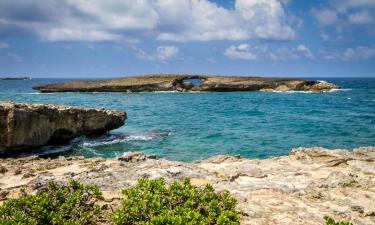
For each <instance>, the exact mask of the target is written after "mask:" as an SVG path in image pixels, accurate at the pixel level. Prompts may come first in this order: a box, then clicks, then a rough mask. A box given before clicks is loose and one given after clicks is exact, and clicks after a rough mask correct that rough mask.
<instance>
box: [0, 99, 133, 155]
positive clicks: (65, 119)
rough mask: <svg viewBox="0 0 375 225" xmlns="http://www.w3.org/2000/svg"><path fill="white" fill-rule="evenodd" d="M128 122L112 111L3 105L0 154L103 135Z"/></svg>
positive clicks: (121, 113)
mask: <svg viewBox="0 0 375 225" xmlns="http://www.w3.org/2000/svg"><path fill="white" fill-rule="evenodd" d="M126 118H127V117H126V113H124V112H117V111H113V110H105V109H85V108H78V107H71V106H61V105H48V104H21V103H13V102H0V154H8V153H14V152H17V151H21V150H28V149H35V148H38V147H41V146H43V145H47V144H52V145H54V144H62V143H66V142H69V141H70V140H72V139H73V138H75V137H79V136H82V135H99V134H103V133H105V132H107V131H109V130H112V129H116V128H118V127H121V126H122V125H124V123H125V120H126Z"/></svg>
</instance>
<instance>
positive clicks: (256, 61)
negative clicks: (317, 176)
mask: <svg viewBox="0 0 375 225" xmlns="http://www.w3.org/2000/svg"><path fill="white" fill-rule="evenodd" d="M374 40H375V1H374V0H327V1H315V0H304V1H302V0H301V1H299V0H298V1H297V0H233V1H224V0H216V1H214V0H200V1H199V0H137V1H136V0H108V1H102V0H91V1H86V0H61V1H55V0H39V1H35V0H3V1H0V76H24V75H28V76H33V77H58V78H72V77H86V78H98V77H104V78H105V77H119V76H126V75H137V74H150V73H194V74H220V75H259V76H279V77H280V76H281V77H288V76H289V77H290V76H293V77H375V41H374Z"/></svg>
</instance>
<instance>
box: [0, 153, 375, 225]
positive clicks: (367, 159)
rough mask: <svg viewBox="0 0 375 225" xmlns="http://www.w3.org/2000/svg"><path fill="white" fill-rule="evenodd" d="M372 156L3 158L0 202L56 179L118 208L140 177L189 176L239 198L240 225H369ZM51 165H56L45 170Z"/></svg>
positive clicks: (374, 215)
mask: <svg viewBox="0 0 375 225" xmlns="http://www.w3.org/2000/svg"><path fill="white" fill-rule="evenodd" d="M374 152H375V147H366V148H359V149H354V150H353V151H347V150H339V149H338V150H329V149H325V148H298V149H294V150H293V151H292V152H291V153H290V156H281V157H275V158H270V159H264V160H259V159H256V160H253V159H246V158H240V157H233V156H216V157H213V158H210V159H207V160H201V161H197V162H193V163H184V162H176V161H169V160H165V159H158V160H155V159H152V158H151V159H150V158H148V156H146V155H144V154H142V153H128V154H126V155H125V156H123V157H124V158H123V159H125V161H127V162H124V161H121V160H119V159H98V158H87V159H83V158H82V157H70V158H67V157H59V158H57V159H51V160H49V159H44V158H38V157H27V158H18V159H10V158H7V159H2V158H0V165H2V166H4V167H5V168H7V171H4V173H3V174H1V173H0V190H1V192H0V201H2V200H4V199H7V198H11V197H14V196H16V194H17V193H19V189H20V188H25V189H26V190H28V191H30V192H33V191H35V189H38V188H40V187H41V186H42V184H46V183H48V181H51V180H55V181H57V182H67V181H68V180H69V179H75V180H78V181H80V182H83V183H86V184H93V185H97V186H99V187H100V188H101V189H102V190H103V192H104V193H105V198H106V200H105V201H106V203H108V202H111V205H113V204H116V202H117V203H118V202H119V201H120V199H119V197H121V192H120V190H121V189H123V188H127V187H131V186H134V185H135V184H136V183H137V180H138V179H139V178H150V179H155V178H160V177H163V178H165V180H166V181H167V182H173V181H175V180H179V179H181V178H184V177H189V178H191V181H192V183H193V184H195V185H198V186H202V185H205V184H211V185H213V187H214V188H215V190H216V191H218V192H220V191H223V190H228V191H229V192H230V193H231V194H232V195H233V197H235V198H236V199H237V202H238V205H237V210H238V211H239V212H240V214H241V224H254V225H255V224H282V225H290V224H296V225H306V224H307V225H315V224H324V219H323V217H324V216H325V215H329V216H331V217H334V218H335V219H336V220H338V219H340V220H342V219H345V220H349V221H351V222H353V224H356V225H368V224H375V210H374V201H375V173H374V172H373V171H374V168H375V163H374V162H373V161H372V160H373V156H374ZM120 159H121V157H120ZM307 161H308V162H309V163H306V162H307ZM332 161H333V162H337V161H343V162H346V163H339V164H337V163H334V164H331V163H330V162H332ZM51 164H53V165H54V166H53V167H51V168H50V169H48V165H51ZM93 167H95V168H96V169H94V168H93ZM39 168H45V171H44V170H40V169H39ZM16 170H18V172H17V175H15V171H16ZM72 171H74V173H72ZM30 173H32V174H33V176H30ZM23 177H24V178H23ZM0 204H1V202H0Z"/></svg>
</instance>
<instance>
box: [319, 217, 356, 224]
mask: <svg viewBox="0 0 375 225" xmlns="http://www.w3.org/2000/svg"><path fill="white" fill-rule="evenodd" d="M324 220H325V221H326V225H353V224H352V223H351V222H348V221H337V222H336V221H335V220H334V219H333V218H331V217H329V216H325V217H324Z"/></svg>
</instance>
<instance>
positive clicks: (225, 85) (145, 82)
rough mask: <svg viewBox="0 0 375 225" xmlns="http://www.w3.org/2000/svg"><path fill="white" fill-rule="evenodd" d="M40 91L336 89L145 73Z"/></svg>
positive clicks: (254, 79)
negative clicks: (144, 74) (145, 74)
mask: <svg viewBox="0 0 375 225" xmlns="http://www.w3.org/2000/svg"><path fill="white" fill-rule="evenodd" d="M33 88H34V89H35V90H39V91H40V92H45V93H48V92H130V93H131V92H154V91H177V92H193V91H203V92H205V91H206V92H208V91H218V92H228V91H313V92H323V91H330V90H332V89H338V88H339V87H338V86H337V85H334V84H331V83H327V82H321V81H307V80H299V79H287V78H267V77H241V76H237V77H234V76H202V75H172V74H164V75H148V76H135V77H124V78H117V79H112V80H96V81H73V82H65V83H52V84H46V85H40V86H35V87H33Z"/></svg>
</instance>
